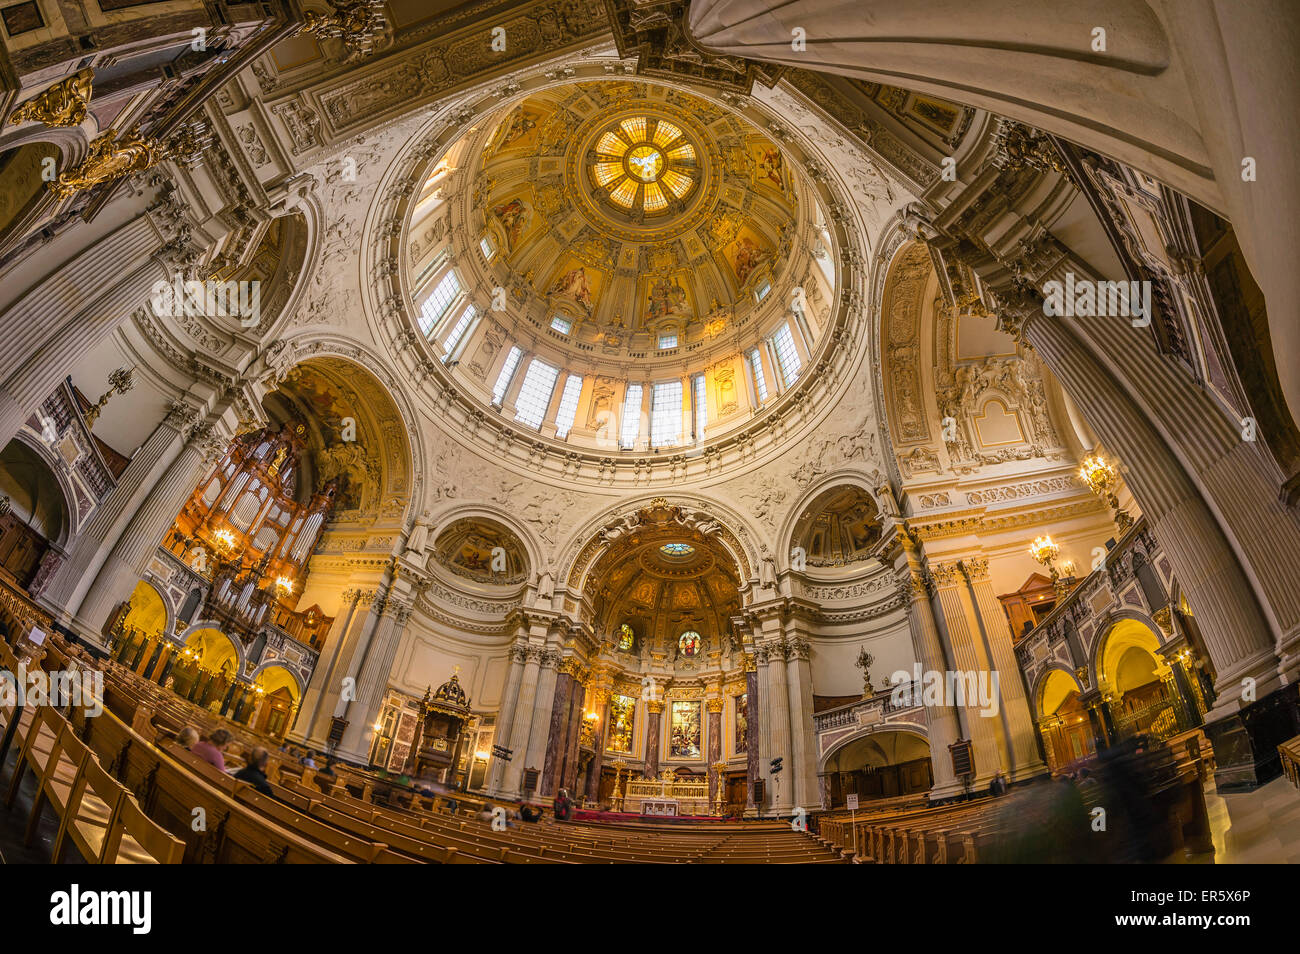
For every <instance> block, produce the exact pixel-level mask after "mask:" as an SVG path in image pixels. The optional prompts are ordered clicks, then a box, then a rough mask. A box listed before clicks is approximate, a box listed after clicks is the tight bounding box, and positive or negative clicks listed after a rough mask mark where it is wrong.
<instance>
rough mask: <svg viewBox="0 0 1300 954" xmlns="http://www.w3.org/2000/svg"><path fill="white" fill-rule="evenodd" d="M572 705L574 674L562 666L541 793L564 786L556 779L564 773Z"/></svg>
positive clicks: (552, 708)
mask: <svg viewBox="0 0 1300 954" xmlns="http://www.w3.org/2000/svg"><path fill="white" fill-rule="evenodd" d="M562 665H563V664H562ZM572 706H573V676H572V675H571V674H570V673H569V672H568V671H566V669H565V668H562V669H561V670H560V671H559V672H558V673H557V674H556V676H555V701H554V702H553V703H552V704H551V714H550V728H549V730H548V732H547V740H546V755H545V760H544V763H543V765H542V780H541V787H540V788H539V789H538V793H539V794H540V795H543V796H545V795H552V794H554V793H555V791H556V789H558V788H561V787H563V786H562V785H561V784H559V783H557V781H556V779H557V778H558V777H560V776H561V775H562V772H563V762H564V755H565V753H566V751H567V750H568V746H569V723H570V716H571V715H572V713H571V712H570V710H571V708H572Z"/></svg>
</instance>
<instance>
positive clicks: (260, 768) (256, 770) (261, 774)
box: [235, 745, 272, 795]
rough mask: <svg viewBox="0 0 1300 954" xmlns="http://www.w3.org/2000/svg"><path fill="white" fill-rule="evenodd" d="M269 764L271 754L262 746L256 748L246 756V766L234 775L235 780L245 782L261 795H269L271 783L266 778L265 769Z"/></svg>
mask: <svg viewBox="0 0 1300 954" xmlns="http://www.w3.org/2000/svg"><path fill="white" fill-rule="evenodd" d="M270 762H271V753H270V752H268V751H266V749H265V748H264V747H263V746H260V745H259V746H257V747H256V748H254V749H253V751H252V752H251V753H250V754H249V756H248V764H247V765H245V766H244V767H243V768H241V769H240V770H239V771H238V772H236V773H235V778H237V779H239V780H240V781H241V782H247V783H248V784H249V785H251V786H253V788H255V789H257V790H258V791H259V792H261V793H262V794H263V795H270V794H272V792H271V782H270V780H269V779H268V778H267V777H266V767H267V765H269V764H270Z"/></svg>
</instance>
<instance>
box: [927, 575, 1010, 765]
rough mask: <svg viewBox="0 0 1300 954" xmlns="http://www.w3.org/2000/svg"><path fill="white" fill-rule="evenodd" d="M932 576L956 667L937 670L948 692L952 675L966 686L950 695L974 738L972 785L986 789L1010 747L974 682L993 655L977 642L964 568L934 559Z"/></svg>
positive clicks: (982, 676)
mask: <svg viewBox="0 0 1300 954" xmlns="http://www.w3.org/2000/svg"><path fill="white" fill-rule="evenodd" d="M928 582H929V584H930V589H931V591H932V596H933V605H934V608H935V614H934V615H935V621H936V622H937V623H938V624H939V627H940V632H941V633H942V634H943V635H946V636H947V650H948V653H947V655H948V657H949V658H950V659H951V661H952V668H951V669H950V670H948V672H944V671H942V670H939V671H937V672H938V673H939V675H940V676H942V677H943V679H942V682H943V686H944V692H945V693H946V692H947V691H948V688H949V686H950V685H951V684H952V681H951V680H950V679H949V678H948V676H949V673H951V674H952V676H953V678H954V680H960V682H961V684H962V685H963V686H964V687H965V691H964V692H963V693H962V695H963V696H964V698H961V699H957V698H954V699H952V700H951V701H952V702H953V703H954V705H955V707H956V708H957V709H958V710H959V711H960V712H961V716H962V723H963V726H964V728H965V730H966V733H967V736H966V737H967V738H969V739H970V741H971V752H972V759H973V761H974V777H973V778H972V779H971V786H972V787H973V788H975V789H977V790H978V789H982V788H984V787H985V786H986V785H987V784H988V781H989V779H991V778H992V777H993V775H994V774H995V773H996V772H997V771H998V770H999V769H1002V768H1004V767H1005V761H1006V753H1005V752H1003V751H1002V748H1003V744H1004V742H1003V739H1002V737H1001V733H1000V732H998V731H997V727H996V726H995V725H994V719H993V718H990V717H989V716H988V715H987V714H985V713H983V712H982V711H981V705H980V701H979V698H978V693H972V692H971V691H970V689H971V688H973V687H974V686H976V685H977V684H978V680H979V679H985V678H988V677H987V674H988V672H989V668H990V667H989V664H988V661H987V660H986V659H985V658H984V657H983V654H982V653H981V651H980V648H979V646H978V645H977V643H976V633H977V632H978V628H977V624H976V623H975V621H974V618H973V617H974V607H973V606H972V605H971V603H970V599H969V597H968V596H967V594H966V592H965V589H966V581H965V578H964V576H963V575H962V572H961V569H960V568H959V567H958V566H957V564H955V563H931V564H930V567H929V571H928ZM934 755H935V758H945V759H948V760H949V761H951V755H950V754H949V753H948V752H935V753H934Z"/></svg>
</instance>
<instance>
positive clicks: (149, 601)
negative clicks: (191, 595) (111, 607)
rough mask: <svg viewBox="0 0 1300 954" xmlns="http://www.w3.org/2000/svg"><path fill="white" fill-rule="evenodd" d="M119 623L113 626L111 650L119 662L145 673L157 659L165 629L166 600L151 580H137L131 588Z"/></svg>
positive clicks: (166, 615)
mask: <svg viewBox="0 0 1300 954" xmlns="http://www.w3.org/2000/svg"><path fill="white" fill-rule="evenodd" d="M125 609H126V612H125V613H123V615H122V617H121V620H120V625H118V626H116V627H114V630H113V642H112V653H113V658H114V659H116V660H117V661H118V662H119V663H121V664H122V665H123V666H126V667H127V668H128V669H132V670H134V671H135V672H138V673H141V674H142V675H147V674H148V671H149V670H150V669H151V668H152V666H153V665H154V663H155V662H156V661H157V658H158V656H159V652H158V651H157V650H158V649H159V647H161V646H162V644H163V637H164V634H165V633H166V632H167V624H168V618H167V617H168V614H167V603H166V602H165V601H164V600H163V598H162V594H160V593H159V592H158V590H157V589H155V588H154V587H153V585H152V584H150V583H147V582H145V581H144V580H140V581H139V582H138V583H136V585H135V589H134V590H132V591H131V598H130V599H129V600H128V601H127V604H126V607H125Z"/></svg>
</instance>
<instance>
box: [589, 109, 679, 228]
mask: <svg viewBox="0 0 1300 954" xmlns="http://www.w3.org/2000/svg"><path fill="white" fill-rule="evenodd" d="M589 171H590V174H591V178H592V181H593V182H594V183H595V184H596V185H597V186H598V187H599V188H601V189H603V190H605V192H607V193H608V194H609V198H610V201H612V202H613V203H614V204H615V205H618V206H620V207H622V208H624V209H627V210H629V211H631V210H633V209H636V208H638V207H640V209H641V210H642V211H644V212H645V213H647V214H649V215H657V214H660V213H662V212H664V211H666V210H668V209H669V202H670V199H671V198H678V199H684V198H685V197H686V195H687V194H688V193H689V192H690V191H691V190H692V189H693V188H694V187H695V183H696V179H697V176H698V174H699V170H698V168H697V167H696V164H695V147H694V146H692V145H691V144H690V143H689V142H687V141H686V139H685V138H684V134H683V132H682V130H681V129H680V128H679V127H678V126H675V125H673V124H672V123H670V122H666V121H664V120H658V121H656V122H655V123H654V126H653V132H651V124H650V121H649V120H648V118H647V117H645V116H634V117H632V118H630V119H624V120H623V121H621V122H620V123H619V124H618V126H617V127H616V128H613V129H608V130H606V131H605V132H604V133H603V134H602V135H601V137H600V139H599V140H597V142H596V157H595V161H594V162H593V163H592V164H591V166H590V168H589Z"/></svg>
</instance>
